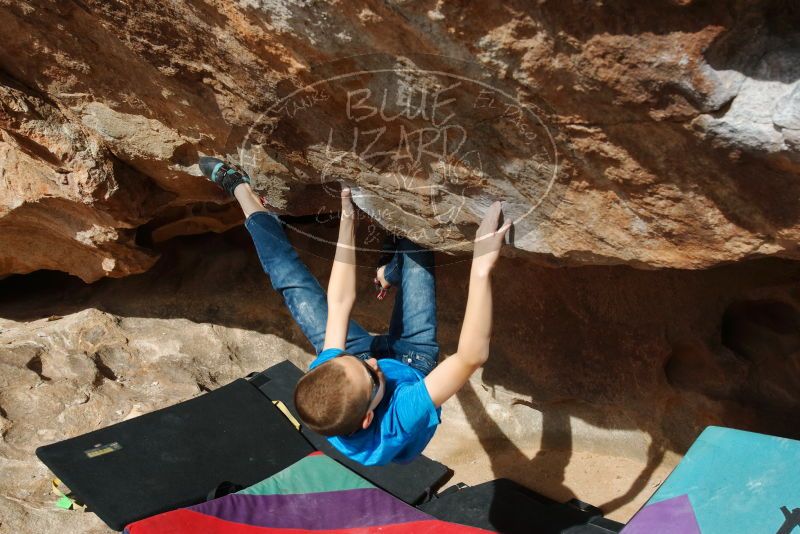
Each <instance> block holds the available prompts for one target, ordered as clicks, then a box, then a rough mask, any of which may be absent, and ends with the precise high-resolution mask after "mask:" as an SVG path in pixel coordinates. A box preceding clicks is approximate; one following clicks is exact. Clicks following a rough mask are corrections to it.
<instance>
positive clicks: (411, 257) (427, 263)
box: [388, 238, 439, 374]
mask: <svg viewBox="0 0 800 534" xmlns="http://www.w3.org/2000/svg"><path fill="white" fill-rule="evenodd" d="M397 254H400V255H402V272H401V280H400V285H399V287H398V292H397V294H396V295H395V303H394V310H393V311H392V319H391V322H390V325H389V334H388V335H389V342H390V344H391V348H392V352H393V354H394V355H395V357H397V358H398V359H400V360H401V361H403V363H406V364H409V365H411V366H412V367H414V368H416V369H418V370H419V371H421V372H422V373H423V374H428V373H429V372H430V371H431V370H433V368H434V367H435V366H436V362H437V360H438V358H439V344H438V342H437V341H436V330H437V323H436V277H435V274H434V267H435V265H434V256H433V252H431V251H429V250H425V249H423V248H422V247H420V246H419V245H416V244H414V243H413V242H411V241H409V240H408V239H405V238H403V239H401V240H400V241H399V243H398V252H397Z"/></svg>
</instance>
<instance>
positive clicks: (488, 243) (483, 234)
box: [472, 201, 511, 275]
mask: <svg viewBox="0 0 800 534" xmlns="http://www.w3.org/2000/svg"><path fill="white" fill-rule="evenodd" d="M501 213H502V205H501V204H500V202H499V201H498V202H495V203H494V204H492V205H491V206H490V207H489V211H487V212H486V215H485V216H484V217H483V220H482V221H481V225H480V226H479V227H478V231H477V232H476V233H475V248H474V249H473V254H472V270H473V272H475V274H479V275H488V274H489V273H491V271H492V269H493V268H494V265H495V263H497V258H499V257H500V248H501V247H502V246H503V240H504V239H505V236H506V233H507V232H508V229H509V228H511V221H510V220H508V221H506V222H505V224H503V226H502V227H500V228H498V227H497V226H498V224H499V222H500V214H501Z"/></svg>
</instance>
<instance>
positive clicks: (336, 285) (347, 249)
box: [328, 213, 356, 306]
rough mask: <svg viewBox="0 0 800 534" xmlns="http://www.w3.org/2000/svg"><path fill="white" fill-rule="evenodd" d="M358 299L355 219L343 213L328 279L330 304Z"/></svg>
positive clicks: (351, 302)
mask: <svg viewBox="0 0 800 534" xmlns="http://www.w3.org/2000/svg"><path fill="white" fill-rule="evenodd" d="M355 299H356V249H355V221H354V218H353V216H352V213H351V214H350V215H347V214H344V213H343V214H342V218H341V220H340V221H339V239H338V241H337V243H336V255H335V257H334V260H333V267H332V268H331V277H330V280H329V281H328V304H329V305H330V304H350V305H351V306H352V304H353V303H354V302H355Z"/></svg>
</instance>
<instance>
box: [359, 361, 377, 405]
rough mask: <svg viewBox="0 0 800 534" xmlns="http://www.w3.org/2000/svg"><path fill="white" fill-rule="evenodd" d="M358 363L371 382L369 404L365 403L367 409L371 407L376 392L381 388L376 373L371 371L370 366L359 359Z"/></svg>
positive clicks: (373, 370)
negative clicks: (365, 371)
mask: <svg viewBox="0 0 800 534" xmlns="http://www.w3.org/2000/svg"><path fill="white" fill-rule="evenodd" d="M358 361H360V362H361V363H362V364H363V365H364V367H365V368H366V370H367V373H369V379H370V380H372V394H370V396H369V402H368V403H367V407H369V406H372V401H374V400H375V397H376V396H377V395H378V390H379V389H380V388H381V379H380V377H379V376H378V372H377V371H375V369H373V368H372V367H370V365H369V364H368V363H367V362H366V361H364V360H361V359H359V360H358Z"/></svg>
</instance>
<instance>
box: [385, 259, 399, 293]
mask: <svg viewBox="0 0 800 534" xmlns="http://www.w3.org/2000/svg"><path fill="white" fill-rule="evenodd" d="M383 278H384V279H385V280H386V281H387V282H388V283H389V284H390V285H392V286H394V287H397V288H399V287H400V284H401V283H402V281H403V254H402V253H400V252H398V251H395V253H394V256H392V259H391V260H389V263H387V264H386V266H385V267H384V269H383Z"/></svg>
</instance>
